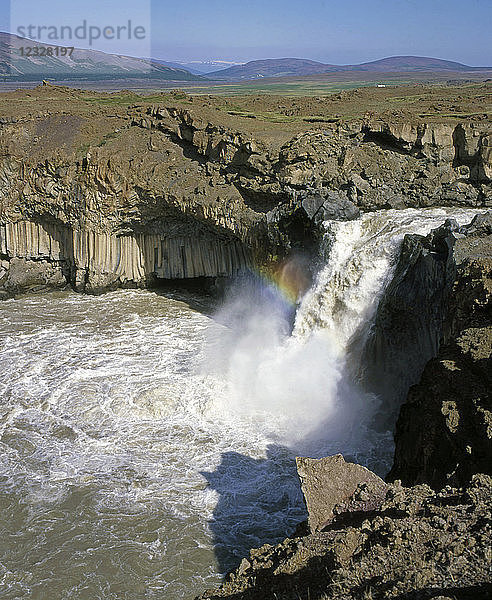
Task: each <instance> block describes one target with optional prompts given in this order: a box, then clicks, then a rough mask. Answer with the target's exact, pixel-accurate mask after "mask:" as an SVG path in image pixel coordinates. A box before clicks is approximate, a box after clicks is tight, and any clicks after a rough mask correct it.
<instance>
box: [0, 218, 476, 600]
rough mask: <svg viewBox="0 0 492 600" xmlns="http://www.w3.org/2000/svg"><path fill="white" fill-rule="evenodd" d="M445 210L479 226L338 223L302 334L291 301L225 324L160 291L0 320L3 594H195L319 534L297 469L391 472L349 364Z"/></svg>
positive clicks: (236, 312)
mask: <svg viewBox="0 0 492 600" xmlns="http://www.w3.org/2000/svg"><path fill="white" fill-rule="evenodd" d="M475 212H476V211H475ZM449 213H450V214H451V215H452V216H453V217H454V218H458V220H461V221H462V222H469V221H470V220H471V218H472V216H473V213H472V212H471V211H459V210H453V211H452V212H451V211H446V210H442V209H439V210H435V209H433V210H429V211H411V210H406V211H382V212H381V213H376V214H372V215H365V216H363V217H361V218H360V219H358V220H357V221H352V222H343V223H337V222H328V223H326V231H327V233H326V236H325V244H324V249H323V251H324V252H325V258H324V260H325V262H326V266H325V267H324V268H323V269H321V271H320V272H319V275H318V277H317V280H316V281H315V283H314V285H313V287H312V289H311V290H310V291H309V292H308V294H307V295H306V296H305V298H304V300H303V302H302V304H301V306H300V308H299V310H298V312H297V317H296V321H295V326H294V332H293V334H292V335H290V334H289V323H288V321H289V315H288V314H287V313H286V307H285V305H284V304H283V303H282V301H281V299H280V298H279V297H278V296H276V295H275V294H274V293H273V291H272V290H271V289H261V290H260V294H259V295H258V289H255V290H254V293H253V292H252V291H251V286H248V285H246V284H244V283H243V284H242V285H241V286H240V292H239V293H236V294H235V295H233V296H232V298H231V299H230V300H229V301H228V302H226V303H225V304H224V306H223V307H222V308H221V310H220V311H219V312H218V314H217V315H215V317H214V318H213V319H212V318H211V317H210V316H209V311H208V310H207V307H206V306H205V305H203V306H202V309H203V310H202V311H198V310H196V305H197V303H200V302H202V300H201V299H200V298H197V297H195V296H190V295H189V296H183V295H179V294H175V295H174V296H172V297H165V296H160V295H157V294H154V293H152V292H147V291H118V292H112V293H109V294H106V295H104V296H99V297H88V296H81V295H77V294H72V293H62V294H58V293H53V294H48V295H34V296H29V297H24V298H21V299H16V300H9V301H6V302H2V303H0V508H1V510H2V520H1V522H0V585H3V589H4V590H6V591H5V592H4V596H2V597H5V598H31V597H53V598H56V597H60V598H61V597H67V596H69V595H72V597H78V598H95V597H104V598H105V599H106V598H121V597H125V598H135V599H136V598H142V597H144V596H145V597H148V598H164V599H166V598H169V599H171V598H172V599H177V598H187V597H192V596H193V594H194V593H198V592H199V591H200V590H202V589H203V588H205V587H207V586H211V585H214V584H216V583H217V582H218V581H219V576H218V572H219V571H223V570H225V569H227V568H229V567H230V566H232V565H233V564H234V562H235V561H237V560H238V559H239V558H241V556H243V555H244V554H245V553H246V552H247V550H248V549H249V548H251V547H255V546H258V545H261V544H263V543H265V542H267V541H268V542H273V541H275V540H278V539H281V538H282V537H285V535H287V534H288V533H289V532H291V531H292V530H293V528H294V526H295V525H296V523H298V522H299V521H300V520H302V519H303V518H304V509H303V505H302V498H301V495H300V491H299V485H298V482H297V478H296V473H295V468H294V464H293V457H294V456H295V454H301V453H304V454H312V455H318V456H319V455H322V454H329V453H333V452H338V451H341V452H344V453H346V454H348V455H350V456H352V457H353V458H354V459H356V460H359V461H361V462H363V463H364V464H368V465H369V466H373V467H377V466H378V465H379V467H380V468H382V467H381V465H383V466H384V465H385V464H386V463H387V460H388V457H389V452H390V442H389V436H388V435H381V434H377V433H376V432H372V431H370V429H369V428H368V426H367V423H366V420H365V419H364V418H363V417H365V416H368V415H370V414H371V413H372V412H373V411H374V409H375V408H374V407H375V405H376V404H377V399H374V398H370V397H367V396H365V395H363V394H361V392H360V390H358V389H357V386H356V385H355V384H354V383H353V382H351V381H350V380H349V379H347V377H346V374H345V370H344V360H345V354H346V350H347V347H348V344H349V342H350V339H351V338H352V336H353V335H354V334H355V333H356V332H357V330H358V328H359V327H360V325H361V323H363V322H364V320H367V319H370V318H372V316H373V314H374V311H375V309H376V307H377V301H378V299H379V297H380V294H381V292H382V290H383V288H384V285H385V282H387V281H388V279H389V278H390V277H391V272H392V268H393V266H394V264H395V261H396V257H397V253H398V247H399V243H400V242H401V239H402V237H403V235H404V233H406V232H418V233H426V232H427V231H429V230H430V229H432V228H434V227H436V226H437V225H440V224H441V223H442V222H443V221H444V220H445V218H446V217H447V216H448V214H449ZM253 287H254V286H253ZM193 307H195V308H193ZM385 461H386V462H385Z"/></svg>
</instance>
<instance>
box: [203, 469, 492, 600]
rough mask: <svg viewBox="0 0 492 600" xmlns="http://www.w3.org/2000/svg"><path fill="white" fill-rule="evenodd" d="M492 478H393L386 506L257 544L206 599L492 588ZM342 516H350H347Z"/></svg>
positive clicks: (418, 597)
mask: <svg viewBox="0 0 492 600" xmlns="http://www.w3.org/2000/svg"><path fill="white" fill-rule="evenodd" d="M491 508H492V479H491V478H490V477H488V476H486V475H474V476H473V478H472V481H471V482H470V484H469V485H468V486H467V487H465V488H461V489H456V488H451V487H447V488H445V489H444V490H442V491H440V492H437V493H436V492H434V491H433V490H432V489H431V488H430V487H428V486H427V485H420V486H415V487H412V488H405V487H402V486H401V485H400V483H399V482H396V483H394V484H390V485H389V486H388V488H387V491H386V494H385V497H384V500H383V501H382V503H381V506H380V508H379V509H377V510H372V511H368V512H361V513H353V514H352V515H350V513H345V514H342V515H340V516H339V518H338V519H339V520H335V522H333V523H332V524H331V525H329V526H328V527H327V528H325V529H324V530H322V531H319V532H317V533H313V534H308V535H305V536H299V537H293V538H288V539H286V540H284V542H282V543H280V544H278V545H276V546H270V545H268V544H267V545H265V546H263V547H261V548H258V549H255V550H252V551H251V553H250V556H249V557H248V558H245V559H243V561H242V563H241V565H240V566H239V567H238V569H236V570H235V571H233V572H232V573H230V574H229V575H228V576H227V577H226V580H225V582H224V584H223V585H222V586H221V587H220V588H219V589H218V590H209V591H207V592H205V593H204V594H202V595H201V596H200V597H199V598H200V600H205V599H209V600H211V599H214V598H230V599H231V600H232V599H234V600H255V599H258V600H259V599H262V600H263V599H264V600H267V599H272V600H278V599H282V600H299V599H303V600H304V599H305V600H308V599H309V600H316V599H318V600H321V599H323V600H328V599H330V598H333V599H335V598H336V599H346V600H349V599H350V600H352V599H359V598H374V599H379V598H381V599H383V598H398V599H414V600H424V599H425V600H427V599H428V598H439V597H445V598H454V599H462V600H465V599H466V600H468V599H469V600H472V599H474V600H475V599H476V600H485V599H487V598H490V594H491V593H492V585H491V583H490V561H491V558H492V556H491V551H490V534H491V533H492V531H491ZM342 517H343V520H342Z"/></svg>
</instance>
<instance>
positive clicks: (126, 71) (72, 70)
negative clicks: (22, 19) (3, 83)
mask: <svg viewBox="0 0 492 600" xmlns="http://www.w3.org/2000/svg"><path fill="white" fill-rule="evenodd" d="M28 47H30V48H38V49H39V48H45V49H48V48H51V49H55V48H58V49H59V55H58V56H57V55H56V54H55V53H54V52H53V51H52V54H50V55H48V54H47V50H45V52H46V54H45V55H43V56H41V55H34V54H30V55H27V54H26V51H27V48H28ZM62 48H63V47H62V46H60V45H58V44H45V43H43V42H39V41H34V40H30V39H28V38H23V37H21V36H18V35H15V34H12V33H8V32H2V31H0V76H3V77H5V78H8V79H12V80H21V81H33V80H39V79H41V78H42V79H45V78H55V79H56V78H57V77H63V78H69V79H80V78H87V77H90V78H100V79H104V78H107V77H111V78H120V79H122V78H128V77H138V78H144V79H145V78H149V79H159V80H167V81H203V80H204V78H203V77H201V76H199V75H196V74H193V73H190V72H189V71H187V70H186V69H184V68H178V67H175V66H171V65H169V64H162V63H161V62H158V61H155V60H153V59H144V58H137V57H133V56H125V55H123V54H110V53H107V52H102V51H100V50H87V49H84V48H74V50H73V53H72V55H67V54H65V55H62V51H61V49H62Z"/></svg>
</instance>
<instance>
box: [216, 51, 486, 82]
mask: <svg viewBox="0 0 492 600" xmlns="http://www.w3.org/2000/svg"><path fill="white" fill-rule="evenodd" d="M491 69H492V67H470V66H468V65H464V64H461V63H458V62H453V61H450V60H441V59H439V58H428V57H425V56H391V57H389V58H382V59H380V60H374V61H371V62H366V63H361V64H357V65H332V64H325V63H320V62H316V61H314V60H305V59H300V58H279V59H265V60H253V61H250V62H248V63H246V64H244V65H238V66H234V67H231V68H229V69H224V70H221V71H214V72H212V73H208V74H207V77H209V78H210V79H215V80H241V79H259V78H262V77H291V76H295V75H297V76H304V75H316V74H321V73H334V72H343V71H373V72H381V73H389V72H412V73H416V72H420V71H449V72H453V73H455V72H466V71H468V72H469V71H490V70H491Z"/></svg>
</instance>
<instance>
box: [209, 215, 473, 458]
mask: <svg viewBox="0 0 492 600" xmlns="http://www.w3.org/2000/svg"><path fill="white" fill-rule="evenodd" d="M476 212H477V211H476V210H470V209H452V210H448V209H443V208H438V209H435V208H433V209H423V210H417V209H407V210H384V211H379V212H376V213H367V214H364V215H363V216H361V217H360V218H358V219H356V220H353V221H326V222H325V223H324V228H325V234H324V237H323V240H322V244H321V247H320V256H319V262H320V264H321V265H322V266H321V268H320V270H319V272H318V275H317V277H316V278H315V281H314V283H313V285H312V287H311V289H310V290H309V291H308V292H307V293H306V294H305V296H304V298H303V299H302V301H301V302H300V305H299V306H298V309H297V312H296V315H295V322H294V328H293V331H292V334H290V335H289V334H288V327H287V316H286V313H287V312H288V311H286V310H285V306H284V304H285V301H284V300H283V297H282V295H281V294H280V293H278V291H277V290H275V289H274V288H273V286H272V285H269V284H264V283H263V282H261V285H260V286H259V287H260V291H258V289H257V288H258V282H257V281H256V282H255V283H254V285H253V286H251V282H249V283H248V284H247V285H246V284H244V282H242V283H241V284H240V285H239V288H238V289H235V290H233V292H232V294H231V295H230V296H229V298H228V300H227V301H226V302H225V305H224V306H223V308H222V310H221V311H220V313H219V315H218V319H219V320H221V321H222V322H224V323H225V324H227V325H228V329H227V331H225V332H224V333H223V336H222V339H221V341H220V343H219V344H216V346H215V347H216V348H217V347H219V348H220V351H219V355H218V356H217V355H215V357H214V358H215V359H216V363H217V362H218V363H219V364H220V367H219V368H220V369H222V370H223V369H225V370H226V374H225V375H226V376H225V379H226V380H227V381H228V390H227V393H226V398H227V399H226V402H227V404H228V406H233V409H234V410H233V412H234V414H235V415H242V416H243V417H245V418H251V419H253V420H255V421H258V420H260V421H262V422H263V424H264V426H265V427H266V428H271V430H272V432H273V431H274V432H275V435H277V436H280V439H282V441H283V442H284V443H286V444H287V445H289V446H291V447H295V448H297V449H299V448H302V447H305V443H306V442H307V441H313V440H315V441H316V442H320V441H321V440H322V441H323V445H322V447H321V446H318V449H317V450H316V452H319V453H322V452H327V451H330V450H331V451H348V452H350V453H352V454H353V453H359V452H362V454H364V452H365V449H364V445H365V444H364V442H363V441H362V440H361V437H364V436H366V435H367V431H368V427H369V425H370V422H371V419H372V417H373V415H374V414H375V412H376V411H377V409H378V402H379V401H378V398H376V397H375V396H374V395H371V394H368V393H365V392H364V390H363V389H362V388H361V387H360V385H359V382H358V381H357V380H356V379H357V378H355V377H354V375H353V374H354V372H356V371H357V370H358V367H360V365H357V366H356V368H355V369H354V365H353V363H354V361H356V360H357V359H358V357H357V356H354V352H353V348H354V347H357V348H361V347H362V346H363V344H364V341H365V337H366V336H367V335H368V332H369V330H370V325H371V323H372V321H373V319H374V317H375V314H376V311H377V307H378V302H379V300H380V298H381V296H382V294H383V292H384V289H385V287H386V285H387V284H388V283H389V282H390V281H391V278H392V275H393V272H394V269H395V267H396V264H397V261H398V257H399V251H400V246H401V243H402V240H403V238H404V236H405V235H406V234H408V233H416V234H421V235H426V234H427V233H429V232H430V231H431V230H432V229H434V228H436V227H438V226H440V225H441V224H442V223H443V222H444V221H445V220H446V219H447V218H450V217H452V218H454V219H456V220H457V221H458V222H459V223H460V224H464V223H468V222H469V221H471V219H472V218H473V216H474V214H476ZM265 288H266V289H265ZM252 290H253V291H252ZM217 358H218V359H219V360H218V361H217ZM279 432H281V433H279ZM303 445H304V446H303ZM309 448H310V450H311V451H314V450H313V448H314V446H310V447H309ZM363 462H365V461H363Z"/></svg>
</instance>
